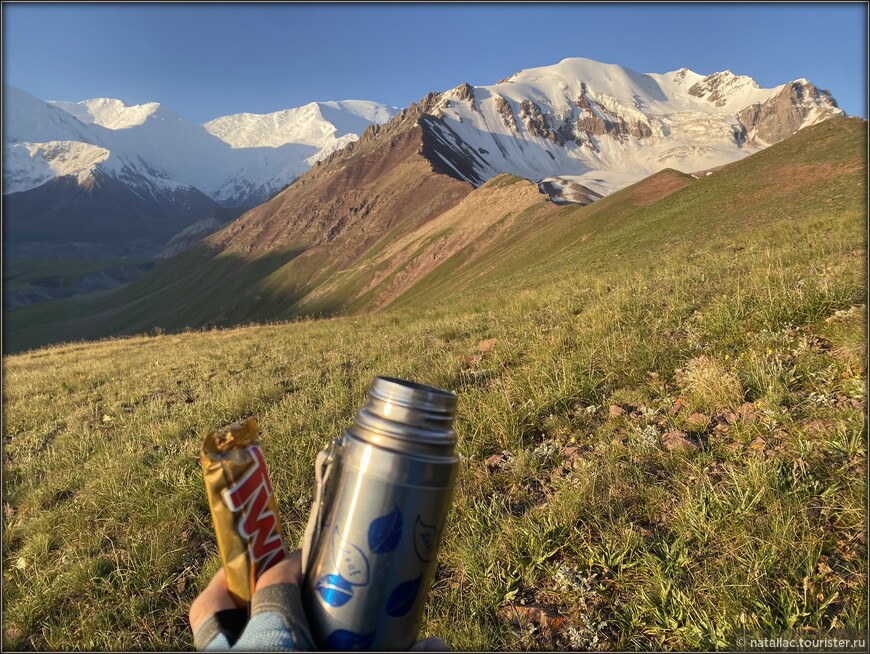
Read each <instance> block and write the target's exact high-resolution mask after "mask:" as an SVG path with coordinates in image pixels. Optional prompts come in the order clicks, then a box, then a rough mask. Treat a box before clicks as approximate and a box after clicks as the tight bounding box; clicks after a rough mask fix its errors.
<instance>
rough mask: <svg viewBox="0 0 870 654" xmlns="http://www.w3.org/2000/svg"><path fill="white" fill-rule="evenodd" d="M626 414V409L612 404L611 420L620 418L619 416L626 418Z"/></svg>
mask: <svg viewBox="0 0 870 654" xmlns="http://www.w3.org/2000/svg"><path fill="white" fill-rule="evenodd" d="M625 413H626V411H625V409H623V408H622V407H621V406H619V405H618V404H611V405H610V417H611V418H618V417H619V416H624V415H625Z"/></svg>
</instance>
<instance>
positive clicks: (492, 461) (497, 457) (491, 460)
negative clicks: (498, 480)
mask: <svg viewBox="0 0 870 654" xmlns="http://www.w3.org/2000/svg"><path fill="white" fill-rule="evenodd" d="M506 458H507V455H506V454H505V453H504V452H499V453H498V454H493V455H492V456H490V457H488V458H487V459H486V461H484V463H485V464H486V467H487V468H489V469H490V470H495V469H496V468H498V467H500V465H501V462H502V461H504V460H505V459H506Z"/></svg>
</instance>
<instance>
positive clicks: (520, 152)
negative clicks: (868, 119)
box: [421, 58, 843, 203]
mask: <svg viewBox="0 0 870 654" xmlns="http://www.w3.org/2000/svg"><path fill="white" fill-rule="evenodd" d="M421 106H422V109H423V111H424V112H425V113H426V114H428V115H429V116H431V118H425V119H423V120H424V122H425V123H426V127H427V131H428V132H430V134H431V138H430V149H431V151H432V159H433V161H434V162H435V163H438V162H440V163H441V166H442V167H443V172H446V173H448V174H452V175H454V176H457V177H459V178H461V179H465V180H466V181H469V182H471V183H472V184H474V185H479V184H481V183H483V182H485V181H486V180H487V179H490V178H491V177H493V176H494V175H496V174H498V173H502V172H508V173H512V174H515V175H519V176H521V177H526V178H528V179H531V180H533V181H536V182H539V183H540V185H541V188H542V189H543V190H545V191H547V192H548V193H549V194H550V195H551V196H553V197H554V198H555V199H560V200H563V201H577V202H581V203H585V202H588V201H589V200H590V196H591V197H593V198H594V197H596V196H600V195H606V194H608V193H610V192H612V191H614V190H617V189H619V188H623V187H625V186H627V185H629V184H632V183H634V182H636V181H638V180H640V179H642V178H644V177H646V176H648V175H650V174H652V173H655V172H657V171H659V170H662V169H663V168H675V169H677V170H680V171H682V172H686V173H692V172H695V171H701V170H704V169H709V168H713V167H716V166H720V165H723V164H726V163H730V162H732V161H736V160H737V159H740V158H743V157H745V156H747V155H749V154H752V153H753V152H757V151H759V150H761V149H763V148H764V147H766V146H768V145H771V144H773V143H775V142H777V141H780V140H782V139H784V138H786V137H787V136H790V135H791V134H793V133H794V132H796V131H797V130H799V129H801V128H802V127H806V126H809V125H812V124H815V123H817V122H819V121H821V120H824V119H826V118H829V117H831V116H834V115H842V114H843V111H842V110H841V109H839V108H838V107H837V105H836V102H835V101H834V100H833V98H832V97H831V96H830V94H829V93H828V92H827V91H820V90H819V89H817V88H816V87H814V86H813V85H812V84H810V83H809V82H808V81H807V80H805V79H799V80H797V81H794V82H790V83H788V84H783V85H781V86H777V87H775V88H770V89H765V88H761V87H759V86H758V85H757V84H756V83H755V82H754V81H753V80H752V79H750V78H749V77H745V76H738V75H735V74H734V73H732V72H731V71H725V72H721V73H714V74H712V75H707V76H703V75H699V74H698V73H694V72H692V71H691V70H689V69H686V68H683V69H680V70H676V71H673V72H669V73H663V74H655V73H649V74H641V73H636V72H634V71H632V70H629V69H627V68H623V67H622V66H618V65H613V64H603V63H599V62H596V61H592V60H589V59H581V58H572V59H565V60H563V61H562V62H560V63H558V64H556V65H553V66H545V67H541V68H531V69H528V70H524V71H521V72H519V73H517V74H515V75H512V76H511V77H509V78H507V79H505V80H502V81H501V82H499V83H497V84H494V85H492V86H477V87H473V86H471V85H469V84H462V85H460V86H458V87H456V88H454V89H451V90H450V91H447V92H445V93H440V94H430V95H429V96H427V97H426V98H425V99H424V100H423V102H422V103H421ZM590 192H591V193H590Z"/></svg>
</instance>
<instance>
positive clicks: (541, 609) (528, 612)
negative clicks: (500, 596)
mask: <svg viewBox="0 0 870 654" xmlns="http://www.w3.org/2000/svg"><path fill="white" fill-rule="evenodd" d="M498 615H499V617H500V618H502V619H503V620H506V621H508V622H511V623H513V624H516V625H519V626H521V627H527V626H529V625H532V626H534V627H537V629H538V630H539V632H540V634H541V635H542V636H543V637H544V638H552V637H553V636H555V632H558V631H559V630H560V629H562V628H563V627H564V625H565V619H564V618H562V616H560V615H559V614H558V613H557V612H556V611H554V610H553V609H551V608H548V607H546V606H539V605H534V604H529V605H526V606H524V605H522V604H508V605H507V606H503V607H501V608H500V609H499V610H498Z"/></svg>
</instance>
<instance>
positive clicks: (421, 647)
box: [411, 637, 450, 652]
mask: <svg viewBox="0 0 870 654" xmlns="http://www.w3.org/2000/svg"><path fill="white" fill-rule="evenodd" d="M411 651H412V652H449V651H450V648H449V647H447V643H445V642H444V641H443V640H441V639H440V638H434V637H433V638H424V639H423V640H418V641H417V642H416V643H414V644H413V645H412V646H411Z"/></svg>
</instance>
